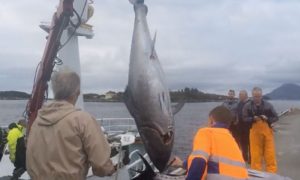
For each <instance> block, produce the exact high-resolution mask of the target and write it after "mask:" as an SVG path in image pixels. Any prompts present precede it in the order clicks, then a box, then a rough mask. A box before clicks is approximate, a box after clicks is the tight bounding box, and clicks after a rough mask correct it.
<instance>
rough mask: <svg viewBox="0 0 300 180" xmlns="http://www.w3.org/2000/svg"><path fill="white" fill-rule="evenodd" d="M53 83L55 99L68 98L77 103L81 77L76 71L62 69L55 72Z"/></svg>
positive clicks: (52, 78)
mask: <svg viewBox="0 0 300 180" xmlns="http://www.w3.org/2000/svg"><path fill="white" fill-rule="evenodd" d="M51 85H52V90H53V94H54V99H55V100H66V101H68V102H70V103H72V104H75V103H76V101H77V98H78V96H79V94H80V78H79V76H78V74H77V73H76V72H73V71H70V70H68V69H62V70H60V71H57V72H53V74H52V77H51Z"/></svg>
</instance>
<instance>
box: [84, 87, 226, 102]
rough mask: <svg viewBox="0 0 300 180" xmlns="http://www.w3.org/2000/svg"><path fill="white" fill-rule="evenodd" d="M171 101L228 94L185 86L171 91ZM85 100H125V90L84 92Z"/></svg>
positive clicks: (220, 97)
mask: <svg viewBox="0 0 300 180" xmlns="http://www.w3.org/2000/svg"><path fill="white" fill-rule="evenodd" d="M170 96H171V101H172V102H178V101H182V100H184V101H186V102H210V101H224V100H225V99H226V96H224V95H217V94H209V93H204V92H201V91H199V90H198V89H197V88H187V87H186V88H184V89H181V90H177V91H170ZM83 99H84V101H85V102H124V92H114V91H109V92H107V93H105V94H102V95H99V94H94V93H89V94H84V95H83Z"/></svg>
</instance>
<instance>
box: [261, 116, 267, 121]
mask: <svg viewBox="0 0 300 180" xmlns="http://www.w3.org/2000/svg"><path fill="white" fill-rule="evenodd" d="M260 117H261V118H262V119H263V120H268V117H267V116H266V115H260Z"/></svg>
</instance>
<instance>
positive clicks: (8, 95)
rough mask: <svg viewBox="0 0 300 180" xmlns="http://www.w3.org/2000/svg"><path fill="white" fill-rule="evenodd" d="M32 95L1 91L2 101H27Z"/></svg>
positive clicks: (0, 97) (0, 98)
mask: <svg viewBox="0 0 300 180" xmlns="http://www.w3.org/2000/svg"><path fill="white" fill-rule="evenodd" d="M29 98H30V94H27V93H25V92H20V91H0V100H25V99H29Z"/></svg>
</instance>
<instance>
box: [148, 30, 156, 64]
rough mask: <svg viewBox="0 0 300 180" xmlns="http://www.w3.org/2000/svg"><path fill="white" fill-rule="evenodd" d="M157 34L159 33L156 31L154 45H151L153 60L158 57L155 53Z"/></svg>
mask: <svg viewBox="0 0 300 180" xmlns="http://www.w3.org/2000/svg"><path fill="white" fill-rule="evenodd" d="M156 34H157V32H156V31H155V34H154V37H153V40H152V45H151V55H150V58H151V59H155V57H156V53H155V43H156Z"/></svg>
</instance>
